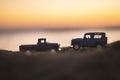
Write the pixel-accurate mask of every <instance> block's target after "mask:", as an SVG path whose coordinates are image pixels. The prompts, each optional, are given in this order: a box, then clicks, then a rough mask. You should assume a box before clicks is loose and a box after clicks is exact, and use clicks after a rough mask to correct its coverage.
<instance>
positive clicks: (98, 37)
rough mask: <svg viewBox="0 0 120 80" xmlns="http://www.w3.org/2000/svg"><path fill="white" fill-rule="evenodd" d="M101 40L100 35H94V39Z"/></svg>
mask: <svg viewBox="0 0 120 80" xmlns="http://www.w3.org/2000/svg"><path fill="white" fill-rule="evenodd" d="M101 38H102V35H100V34H95V35H94V39H101Z"/></svg>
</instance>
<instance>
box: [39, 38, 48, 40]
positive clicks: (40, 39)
mask: <svg viewBox="0 0 120 80" xmlns="http://www.w3.org/2000/svg"><path fill="white" fill-rule="evenodd" d="M38 40H46V38H39V39H38Z"/></svg>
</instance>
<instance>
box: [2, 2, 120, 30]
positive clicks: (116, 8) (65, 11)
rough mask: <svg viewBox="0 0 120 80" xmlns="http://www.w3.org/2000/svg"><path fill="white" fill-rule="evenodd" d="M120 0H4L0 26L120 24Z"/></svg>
mask: <svg viewBox="0 0 120 80" xmlns="http://www.w3.org/2000/svg"><path fill="white" fill-rule="evenodd" d="M119 4H120V0H1V1H0V10H1V13H0V26H1V28H2V27H5V26H12V27H20V26H26V27H35V26H47V27H48V26H49V27H50V26H51V27H53V26H54V27H65V26H66V27H67V26H68V27H75V26H76V27H80V26H110V25H120V5H119Z"/></svg>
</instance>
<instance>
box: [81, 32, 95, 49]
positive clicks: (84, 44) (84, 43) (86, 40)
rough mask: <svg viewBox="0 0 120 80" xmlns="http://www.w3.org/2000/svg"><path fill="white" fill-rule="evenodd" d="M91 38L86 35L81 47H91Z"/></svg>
mask: <svg viewBox="0 0 120 80" xmlns="http://www.w3.org/2000/svg"><path fill="white" fill-rule="evenodd" d="M92 43H93V41H92V36H91V35H90V34H86V35H85V37H84V40H83V46H85V47H89V46H92Z"/></svg>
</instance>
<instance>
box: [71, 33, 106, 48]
mask: <svg viewBox="0 0 120 80" xmlns="http://www.w3.org/2000/svg"><path fill="white" fill-rule="evenodd" d="M106 44H107V37H106V34H105V32H90V33H85V35H84V38H76V39H72V40H71V45H72V46H73V49H74V50H78V49H80V47H97V48H103V47H105V46H106Z"/></svg>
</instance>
